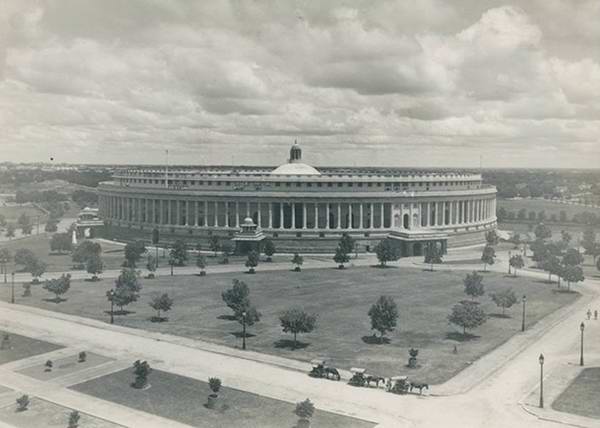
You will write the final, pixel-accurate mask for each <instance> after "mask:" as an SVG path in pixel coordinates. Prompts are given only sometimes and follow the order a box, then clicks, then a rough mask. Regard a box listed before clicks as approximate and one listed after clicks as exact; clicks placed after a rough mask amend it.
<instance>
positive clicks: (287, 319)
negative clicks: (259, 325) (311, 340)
mask: <svg viewBox="0 0 600 428" xmlns="http://www.w3.org/2000/svg"><path fill="white" fill-rule="evenodd" d="M279 321H280V322H281V327H282V328H283V332H284V333H292V334H293V335H294V349H296V347H297V344H298V342H297V340H296V336H297V335H298V333H310V332H311V331H313V330H314V329H315V327H316V326H317V316H316V315H314V314H309V313H307V312H305V311H304V310H303V309H301V308H291V309H288V310H286V311H285V312H283V313H282V314H281V315H280V316H279Z"/></svg>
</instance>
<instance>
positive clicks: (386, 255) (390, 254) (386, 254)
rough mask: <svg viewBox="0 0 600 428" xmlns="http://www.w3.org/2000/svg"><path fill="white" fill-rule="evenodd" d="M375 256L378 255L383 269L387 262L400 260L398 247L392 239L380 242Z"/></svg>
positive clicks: (376, 247)
mask: <svg viewBox="0 0 600 428" xmlns="http://www.w3.org/2000/svg"><path fill="white" fill-rule="evenodd" d="M375 254H377V260H379V264H380V265H381V267H384V266H385V265H386V263H387V262H395V261H396V260H398V259H399V258H400V253H399V252H398V249H397V247H396V246H395V245H394V243H393V242H392V241H391V240H390V239H384V240H383V241H379V243H378V244H377V245H376V246H375Z"/></svg>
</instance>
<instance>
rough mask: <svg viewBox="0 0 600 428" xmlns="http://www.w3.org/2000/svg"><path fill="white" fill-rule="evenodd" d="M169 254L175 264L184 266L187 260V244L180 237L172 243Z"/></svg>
mask: <svg viewBox="0 0 600 428" xmlns="http://www.w3.org/2000/svg"><path fill="white" fill-rule="evenodd" d="M169 255H170V256H171V258H172V259H173V260H174V262H175V265H176V266H184V265H185V262H187V260H188V253H187V245H186V244H185V242H184V241H182V240H181V239H178V240H177V241H175V243H174V244H173V248H171V251H170V252H169Z"/></svg>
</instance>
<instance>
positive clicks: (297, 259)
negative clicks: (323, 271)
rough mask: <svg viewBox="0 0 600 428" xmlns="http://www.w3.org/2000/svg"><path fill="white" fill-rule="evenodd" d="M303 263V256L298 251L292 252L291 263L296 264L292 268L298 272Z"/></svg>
mask: <svg viewBox="0 0 600 428" xmlns="http://www.w3.org/2000/svg"><path fill="white" fill-rule="evenodd" d="M303 263H304V257H302V256H301V255H300V254H298V253H294V257H292V264H293V265H296V267H295V268H294V270H295V271H296V272H300V269H301V266H302V264H303Z"/></svg>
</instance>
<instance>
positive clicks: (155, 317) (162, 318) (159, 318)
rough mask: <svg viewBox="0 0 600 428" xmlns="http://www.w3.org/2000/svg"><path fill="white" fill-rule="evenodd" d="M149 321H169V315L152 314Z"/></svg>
mask: <svg viewBox="0 0 600 428" xmlns="http://www.w3.org/2000/svg"><path fill="white" fill-rule="evenodd" d="M150 321H151V322H167V321H169V317H157V316H153V317H150Z"/></svg>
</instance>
